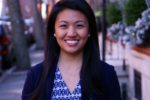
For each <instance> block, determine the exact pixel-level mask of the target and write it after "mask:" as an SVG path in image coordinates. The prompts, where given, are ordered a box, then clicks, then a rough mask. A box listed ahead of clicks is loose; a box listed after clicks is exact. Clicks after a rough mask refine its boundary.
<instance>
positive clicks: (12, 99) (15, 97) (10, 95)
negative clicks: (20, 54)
mask: <svg viewBox="0 0 150 100" xmlns="http://www.w3.org/2000/svg"><path fill="white" fill-rule="evenodd" d="M30 59H31V65H32V66H34V65H36V64H37V63H39V62H41V61H42V60H43V51H42V50H38V51H36V50H33V49H30ZM14 69H15V67H13V68H11V69H10V70H8V71H6V72H5V73H4V74H3V75H2V76H1V77H0V100H21V92H22V88H23V85H24V81H25V78H26V73H27V70H26V71H14Z"/></svg>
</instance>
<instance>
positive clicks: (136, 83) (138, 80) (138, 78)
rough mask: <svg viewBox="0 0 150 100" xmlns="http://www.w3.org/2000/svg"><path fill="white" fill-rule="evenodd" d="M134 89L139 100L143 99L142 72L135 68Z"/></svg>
mask: <svg viewBox="0 0 150 100" xmlns="http://www.w3.org/2000/svg"><path fill="white" fill-rule="evenodd" d="M134 86H135V87H134V91H135V97H136V99H137V100H142V91H141V90H142V89H141V73H140V72H138V71H136V70H134Z"/></svg>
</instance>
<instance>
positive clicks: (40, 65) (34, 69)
mask: <svg viewBox="0 0 150 100" xmlns="http://www.w3.org/2000/svg"><path fill="white" fill-rule="evenodd" d="M42 70H43V62H41V63H38V64H36V65H35V66H33V67H31V68H30V69H29V71H31V72H33V73H41V72H42Z"/></svg>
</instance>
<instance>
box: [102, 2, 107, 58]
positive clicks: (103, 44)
mask: <svg viewBox="0 0 150 100" xmlns="http://www.w3.org/2000/svg"><path fill="white" fill-rule="evenodd" d="M106 33H107V32H106V0H103V2H102V60H103V61H105V54H106Z"/></svg>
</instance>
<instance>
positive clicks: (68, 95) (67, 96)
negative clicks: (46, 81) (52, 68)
mask: <svg viewBox="0 0 150 100" xmlns="http://www.w3.org/2000/svg"><path fill="white" fill-rule="evenodd" d="M51 100H81V84H80V81H79V83H78V84H77V86H76V88H75V89H74V91H73V92H70V91H69V89H68V87H67V85H66V83H65V82H64V80H63V78H62V75H61V73H60V71H59V68H58V67H57V68H56V72H55V79H54V86H53V90H52V96H51Z"/></svg>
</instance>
